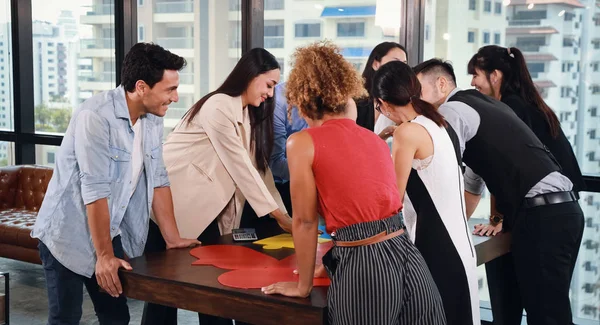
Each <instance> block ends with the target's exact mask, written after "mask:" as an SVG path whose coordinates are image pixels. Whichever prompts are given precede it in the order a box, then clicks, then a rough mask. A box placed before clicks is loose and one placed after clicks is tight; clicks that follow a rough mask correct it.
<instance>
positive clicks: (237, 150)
mask: <svg viewBox="0 0 600 325" xmlns="http://www.w3.org/2000/svg"><path fill="white" fill-rule="evenodd" d="M279 75H280V67H279V64H278V63H277V60H276V59H275V57H274V56H273V55H272V54H271V53H269V52H268V51H266V50H264V49H261V48H255V49H252V50H250V51H249V52H247V53H246V54H244V55H243V56H242V57H241V59H240V60H239V61H238V63H237V64H236V66H235V67H234V68H233V71H232V72H231V73H230V74H229V76H228V77H227V78H226V79H225V81H224V82H223V84H222V85H221V86H220V87H219V88H217V90H215V91H213V92H211V93H209V94H207V95H206V96H204V97H202V98H201V99H200V100H199V101H198V102H197V103H196V104H194V106H192V108H191V109H190V110H189V111H188V112H187V113H186V114H185V116H184V117H183V119H182V120H181V121H180V122H179V124H177V125H176V126H175V129H174V130H173V132H171V134H169V136H168V137H167V141H166V143H165V144H164V148H163V155H164V161H165V166H166V168H167V172H168V175H169V180H170V182H171V190H172V193H173V204H174V211H175V220H176V221H177V228H178V229H179V233H180V234H186V236H189V237H198V240H199V241H201V242H203V243H214V242H216V241H217V239H218V238H219V236H220V235H224V234H229V233H231V232H232V230H233V229H235V228H239V227H240V223H241V221H242V220H241V218H242V211H243V207H244V203H245V201H246V200H248V202H249V203H250V205H251V206H252V208H253V209H254V211H255V212H256V215H257V216H264V215H268V214H270V215H271V216H272V217H273V218H275V219H276V220H277V222H278V223H279V225H280V226H281V227H282V228H283V229H284V230H287V231H291V218H290V217H289V215H288V214H287V212H286V209H285V206H284V204H283V202H282V201H281V197H280V195H279V192H278V191H277V189H276V188H275V184H274V181H273V176H272V174H271V171H270V170H269V167H268V159H269V157H270V155H271V148H272V146H273V108H274V100H273V90H274V87H275V85H276V84H277V83H278V82H279ZM161 249H164V241H163V240H162V237H161V235H160V232H158V228H157V227H152V226H151V228H150V233H149V235H148V244H147V246H146V251H148V252H149V251H155V250H161ZM199 316H200V323H201V324H205V323H208V324H222V323H223V324H231V322H230V321H229V320H224V319H219V318H217V317H212V316H207V315H202V314H200V315H199ZM173 319H174V320H175V321H176V319H177V313H176V309H174V308H169V307H163V306H158V305H153V304H148V306H147V308H145V313H144V322H143V323H144V324H145V325H148V324H171V322H172V321H173Z"/></svg>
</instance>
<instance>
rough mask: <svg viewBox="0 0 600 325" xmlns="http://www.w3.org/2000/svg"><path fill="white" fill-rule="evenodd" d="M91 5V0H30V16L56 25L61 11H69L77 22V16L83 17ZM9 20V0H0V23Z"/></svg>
mask: <svg viewBox="0 0 600 325" xmlns="http://www.w3.org/2000/svg"><path fill="white" fill-rule="evenodd" d="M91 5H92V0H76V1H73V0H52V1H48V0H32V1H31V11H32V15H31V16H32V18H33V20H44V21H49V22H51V23H56V21H57V19H58V16H59V15H60V11H61V10H71V11H73V13H74V15H75V17H76V19H77V20H79V16H80V15H84V14H85V12H86V11H88V10H89V7H90V6H91ZM86 7H87V8H86ZM9 20H10V0H0V23H5V22H7V21H9Z"/></svg>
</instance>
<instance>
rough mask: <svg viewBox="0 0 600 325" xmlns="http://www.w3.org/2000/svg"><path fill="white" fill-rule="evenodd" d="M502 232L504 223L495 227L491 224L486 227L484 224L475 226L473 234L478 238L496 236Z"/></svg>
mask: <svg viewBox="0 0 600 325" xmlns="http://www.w3.org/2000/svg"><path fill="white" fill-rule="evenodd" d="M501 231H502V222H500V223H499V224H497V225H496V226H493V225H491V224H487V225H484V224H482V223H480V224H477V225H475V230H474V231H473V234H475V235H478V236H496V234H498V233H500V232H501Z"/></svg>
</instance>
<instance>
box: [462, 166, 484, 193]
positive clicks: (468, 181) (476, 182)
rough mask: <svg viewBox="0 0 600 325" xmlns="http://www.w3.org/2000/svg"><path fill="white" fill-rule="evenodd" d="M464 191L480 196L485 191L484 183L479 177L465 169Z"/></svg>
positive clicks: (469, 169) (470, 170)
mask: <svg viewBox="0 0 600 325" xmlns="http://www.w3.org/2000/svg"><path fill="white" fill-rule="evenodd" d="M464 178H465V190H466V191H467V192H469V193H473V194H476V195H481V194H482V193H483V191H484V190H485V182H484V181H483V178H481V176H479V175H477V174H475V172H474V171H473V170H472V169H471V168H469V167H467V168H466V170H465V175H464Z"/></svg>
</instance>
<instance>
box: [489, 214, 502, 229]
mask: <svg viewBox="0 0 600 325" xmlns="http://www.w3.org/2000/svg"><path fill="white" fill-rule="evenodd" d="M502 220H503V219H502V217H501V216H497V215H492V216H490V225H492V226H494V227H496V226H497V225H498V224H499V223H501V222H502Z"/></svg>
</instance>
